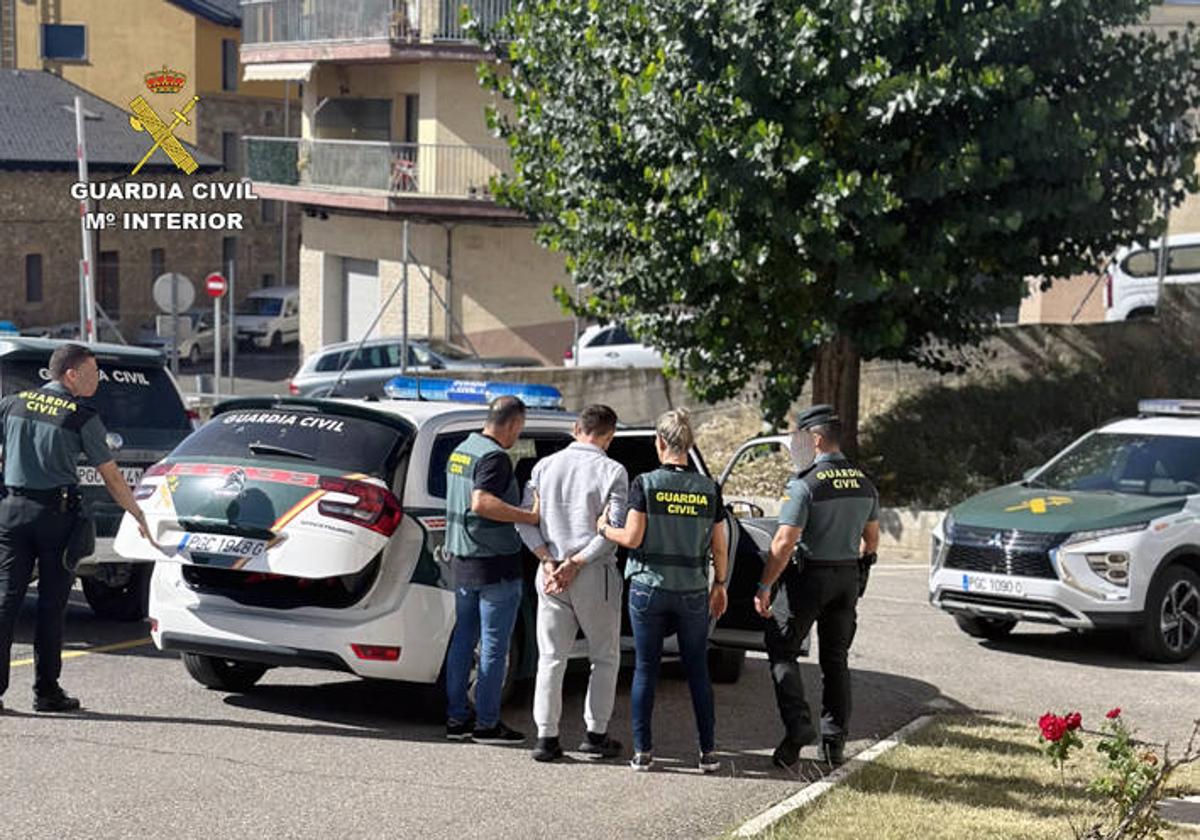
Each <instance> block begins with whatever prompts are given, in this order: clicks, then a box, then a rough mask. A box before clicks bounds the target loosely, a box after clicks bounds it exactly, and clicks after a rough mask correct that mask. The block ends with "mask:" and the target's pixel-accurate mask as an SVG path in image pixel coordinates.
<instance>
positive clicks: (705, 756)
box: [696, 752, 721, 773]
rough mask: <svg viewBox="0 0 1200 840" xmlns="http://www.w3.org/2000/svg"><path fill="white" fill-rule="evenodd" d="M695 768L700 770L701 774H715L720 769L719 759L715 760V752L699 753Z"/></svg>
mask: <svg viewBox="0 0 1200 840" xmlns="http://www.w3.org/2000/svg"><path fill="white" fill-rule="evenodd" d="M696 766H697V767H699V768H700V772H701V773H716V772H717V771H718V770H720V769H721V759H719V758H717V754H716V753H715V752H706V753H700V760H699V761H698V762H697V763H696Z"/></svg>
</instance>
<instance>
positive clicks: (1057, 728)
mask: <svg viewBox="0 0 1200 840" xmlns="http://www.w3.org/2000/svg"><path fill="white" fill-rule="evenodd" d="M1038 726H1039V727H1041V730H1042V737H1043V738H1045V739H1046V740H1047V741H1058V740H1060V739H1061V738H1062V736H1063V735H1066V734H1067V722H1066V720H1065V719H1063V718H1060V717H1059V716H1058V715H1052V714H1045V715H1042V717H1041V719H1040V720H1038Z"/></svg>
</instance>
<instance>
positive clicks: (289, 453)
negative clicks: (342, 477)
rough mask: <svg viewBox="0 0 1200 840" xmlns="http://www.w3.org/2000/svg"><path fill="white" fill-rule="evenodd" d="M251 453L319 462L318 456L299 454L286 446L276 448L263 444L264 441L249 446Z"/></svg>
mask: <svg viewBox="0 0 1200 840" xmlns="http://www.w3.org/2000/svg"><path fill="white" fill-rule="evenodd" d="M248 446H249V449H250V451H251V452H253V453H254V454H255V455H283V456H284V457H286V458H303V459H304V460H305V461H315V460H317V456H316V455H310V454H308V453H307V452H299V451H297V450H295V449H288V448H287V447H286V446H276V445H275V444H273V443H263V442H262V441H258V440H256V441H254V443H251V444H249V445H248Z"/></svg>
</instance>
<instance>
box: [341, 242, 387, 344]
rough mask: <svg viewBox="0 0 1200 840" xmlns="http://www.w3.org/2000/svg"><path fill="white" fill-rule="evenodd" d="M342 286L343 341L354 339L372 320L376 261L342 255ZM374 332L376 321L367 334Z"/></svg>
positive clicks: (376, 294)
mask: <svg viewBox="0 0 1200 840" xmlns="http://www.w3.org/2000/svg"><path fill="white" fill-rule="evenodd" d="M342 287H343V288H344V289H345V305H344V306H343V307H342V312H344V313H345V316H344V317H345V321H344V323H343V327H344V329H343V331H342V334H343V335H344V336H345V337H346V340H347V341H358V340H359V339H361V338H362V337H363V333H364V332H366V330H367V327H369V326H371V322H372V321H373V320H375V311H376V310H377V309H378V308H379V264H378V263H377V262H375V261H374V260H353V259H349V258H343V259H342ZM378 334H379V327H378V325H376V327H375V329H374V330H372V331H371V335H370V336H368V338H370V337H372V336H375V335H378Z"/></svg>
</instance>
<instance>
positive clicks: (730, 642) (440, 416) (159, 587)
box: [116, 380, 773, 691]
mask: <svg viewBox="0 0 1200 840" xmlns="http://www.w3.org/2000/svg"><path fill="white" fill-rule="evenodd" d="M390 392H391V393H393V395H397V396H400V397H406V398H401V399H391V400H382V401H378V400H374V401H371V400H364V401H353V400H317V399H303V398H262V399H257V398H245V399H236V400H230V401H228V402H225V403H222V404H220V405H219V406H218V407H217V409H216V412H215V414H214V416H213V418H212V420H210V421H209V422H208V423H206V424H205V425H204V426H202V427H201V428H200V429H198V430H197V431H196V432H195V433H193V434H192V435H191V436H190V437H188V438H187V439H186V440H185V441H184V442H183V443H182V444H180V445H179V446H178V447H177V448H176V449H175V450H174V451H173V452H171V453H170V455H169V456H168V457H167V458H166V459H164V460H163V461H161V462H160V463H158V464H156V465H155V466H154V467H152V468H151V469H149V470H147V471H146V473H145V475H144V476H143V477H142V481H141V483H140V484H139V485H138V488H137V490H136V496H137V498H138V500H139V503H140V504H141V505H142V508H143V510H144V511H145V512H146V517H147V520H148V522H149V524H150V527H151V529H152V531H153V533H154V534H155V538H156V540H157V541H158V542H159V543H160V544H161V545H163V546H166V547H167V548H166V551H167V553H168V554H169V556H168V557H164V555H163V554H161V553H159V552H158V551H157V550H156V549H155V548H153V547H152V546H150V545H149V544H148V543H147V542H146V541H145V540H143V539H141V538H140V537H139V536H138V534H137V529H136V527H135V526H134V524H133V523H132V522H131V521H130V520H129V519H128V518H126V521H125V522H124V523H123V524H122V527H121V531H120V533H119V535H118V538H117V541H116V548H117V550H118V551H119V552H120V553H121V554H122V555H123V556H125V557H128V558H131V559H138V560H151V559H156V560H158V561H159V562H157V563H156V565H155V571H154V575H153V578H152V582H151V592H150V618H151V634H152V636H153V638H154V641H155V643H156V644H157V645H158V647H160V648H161V649H163V650H176V651H180V652H182V654H183V662H184V665H185V667H186V668H187V670H188V672H189V673H190V674H191V675H192V676H193V677H194V678H195V679H197V680H198V681H199V682H201V683H203V684H204V685H206V686H209V687H212V688H219V689H225V690H234V691H237V690H245V689H247V688H249V687H250V686H251V685H253V684H254V683H255V682H256V681H257V680H258V679H259V678H260V677H261V676H262V675H263V673H264V672H265V671H266V670H267V668H269V667H271V666H279V665H285V666H302V667H311V668H324V669H332V670H337V671H348V672H351V673H354V674H358V675H361V676H364V677H374V678H384V679H391V680H401V681H407V682H414V683H425V684H435V683H436V682H437V681H438V680H439V676H440V673H441V669H442V663H443V660H444V658H445V653H446V648H447V645H448V643H449V639H450V634H451V631H452V629H453V626H454V597H453V590H452V588H451V584H450V580H451V577H450V572H449V568H448V565H447V562H446V557H445V554H444V551H443V538H444V530H445V527H446V516H445V491H446V475H445V469H446V461H447V459H448V457H449V455H450V453H451V452H452V451H453V450H454V448H455V447H457V446H458V445H459V443H461V442H462V441H463V440H464V439H465V437H466V436H467V435H468V434H469V433H470V432H472V431H474V430H477V429H479V428H480V427H481V426H482V424H483V420H484V418H485V416H486V412H487V409H486V402H487V401H488V400H490V399H491V398H493V397H495V396H497V395H499V394H501V393H515V394H517V395H518V396H521V397H522V399H523V400H524V401H525V402H526V404H527V405H529V406H530V411H529V412H528V415H527V418H526V426H525V431H524V434H523V435H522V437H521V439H520V441H518V443H517V444H516V445H515V446H514V447H513V448H512V450H510V456H511V457H512V458H513V459H514V467H515V471H516V474H517V478H518V480H519V481H521V482H524V481H525V480H526V479H527V478H528V476H529V474H530V472H531V471H532V469H533V465H534V463H536V461H537V460H538V459H539V458H542V457H545V456H546V455H549V454H550V453H552V452H554V451H557V450H558V449H560V448H562V447H564V446H565V445H567V444H568V443H569V442H570V441H571V429H572V423H573V420H574V417H573V415H570V414H567V413H566V412H563V411H561V410H555V409H554V408H552V406H557V405H559V404H560V403H561V398H560V397H559V396H558V393H557V392H556V391H554V389H548V388H546V386H522V385H511V384H507V383H487V384H484V383H447V382H446V381H444V380H425V381H422V382H420V383H419V384H418V383H417V381H416V380H397V381H396V382H395V384H394V387H392V388H391V391H390ZM609 455H610V456H612V457H613V458H615V459H616V460H618V461H620V462H622V463H623V464H624V465H625V466H626V468H627V469H628V471H629V474H630V476H631V477H632V476H634V475H637V474H639V473H641V472H645V471H647V470H650V469H653V468H654V467H656V466H657V463H658V462H657V457H656V455H655V452H654V446H653V430H645V429H643V430H621V431H619V432H618V436H617V438H616V440H614V442H613V444H612V446H611V447H610V449H609ZM693 463H694V465H695V466H696V468H697V469H699V470H701V471H703V472H706V473H707V469H706V467H705V465H704V463H703V461H702V460H701V459H700V457H699V453H693ZM731 521H732V522H734V523H737V520H734V519H732V517H731ZM772 528H773V526H772V525H771V524H770V523H769V522H767V523H764V522H756V523H754V524H736V526H735V527H734V528H731V529H730V530H731V541H732V542H733V545H731V557H732V558H733V559H734V567H733V569H732V570H731V575H730V586H729V595H730V598H729V603H730V607H729V610H728V612H727V613H726V615H725V616H724V617H723V618H722V619H721V621H720V622H719V623H718V625H717V626H716V628H715V629H714V631H713V634H712V642H713V645H714V648H713V651H712V658H711V659H710V664H711V665H712V667H713V678H714V679H716V680H719V681H733V680H736V679H737V677H738V674H739V673H740V670H741V666H742V661H743V659H744V655H745V652H744V651H745V649H746V648H748V647H760V646H761V642H762V633H761V624H760V620H759V619H758V618H757V616H756V615H755V613H754V608H753V597H754V592H755V584H756V583H757V581H758V577H759V574H760V571H761V568H762V557H763V552H764V551H765V548H766V546H767V545H769V543H770V537H771V533H770V531H771V530H772ZM527 560H528V564H527V570H526V571H527V574H526V579H527V583H528V585H529V587H530V590H531V589H532V578H533V571H534V563H533V558H532V555H530V556H529V557H527ZM533 606H534V599H533V598H530V597H527V598H526V599H525V602H524V604H523V606H522V613H521V616H520V618H519V619H518V624H517V630H516V632H515V633H514V637H513V644H512V648H511V650H510V667H509V675H510V677H511V678H512V679H520V678H523V677H528V676H531V675H532V674H533V673H534V672H535V670H536V658H537V657H536V642H535V634H534V632H533V621H534V614H535V610H534V609H533ZM584 652H585V648H583V647H582V640H581V647H580V650H579V651H578V653H579V654H580V655H582V654H583V653H584Z"/></svg>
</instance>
